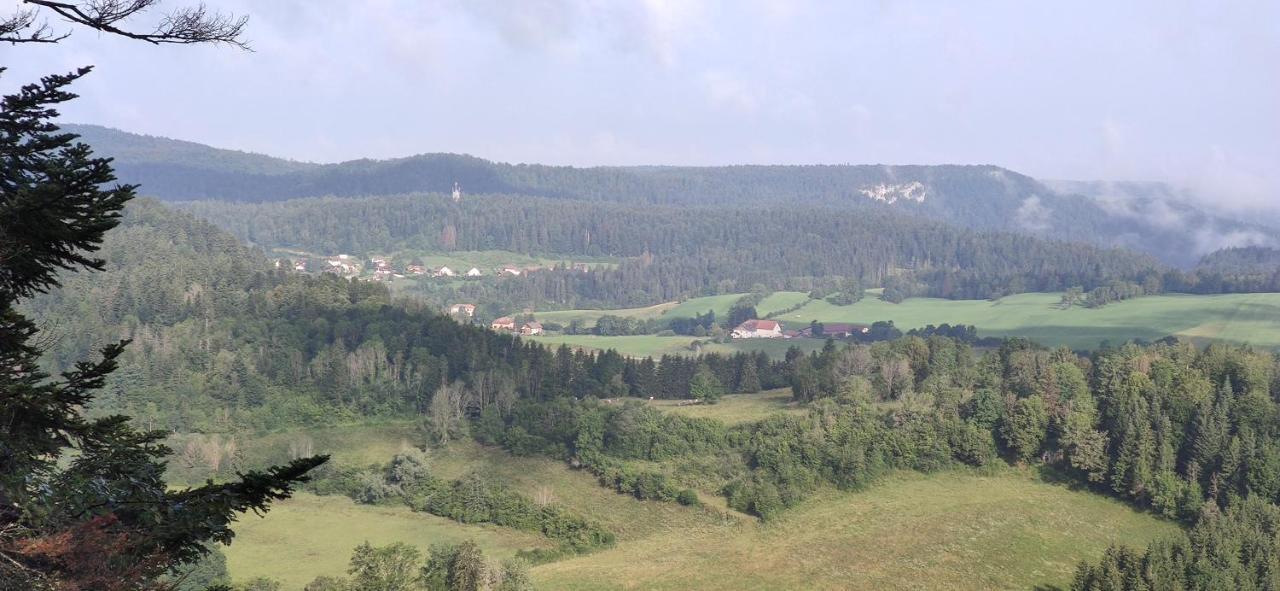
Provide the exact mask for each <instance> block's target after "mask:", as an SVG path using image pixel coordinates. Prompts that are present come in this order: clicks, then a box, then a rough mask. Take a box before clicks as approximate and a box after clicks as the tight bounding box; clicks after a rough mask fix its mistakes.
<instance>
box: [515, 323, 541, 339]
mask: <svg viewBox="0 0 1280 591" xmlns="http://www.w3.org/2000/svg"><path fill="white" fill-rule="evenodd" d="M520 334H522V335H524V336H526V337H528V336H533V335H539V334H542V323H541V322H537V321H534V322H526V323H524V326H521V327H520Z"/></svg>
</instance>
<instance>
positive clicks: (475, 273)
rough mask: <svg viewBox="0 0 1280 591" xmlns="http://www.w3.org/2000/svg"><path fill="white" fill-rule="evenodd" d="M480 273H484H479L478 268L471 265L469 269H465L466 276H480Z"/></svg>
mask: <svg viewBox="0 0 1280 591" xmlns="http://www.w3.org/2000/svg"><path fill="white" fill-rule="evenodd" d="M482 275H484V273H481V272H480V269H477V268H475V267H471V270H470V271H467V277H480V276H482Z"/></svg>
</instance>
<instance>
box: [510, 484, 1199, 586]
mask: <svg viewBox="0 0 1280 591" xmlns="http://www.w3.org/2000/svg"><path fill="white" fill-rule="evenodd" d="M1176 529H1177V527H1176V526H1175V525H1173V524H1170V523H1167V522H1163V521H1160V520H1157V519H1155V518H1153V517H1151V516H1149V515H1145V514H1142V513H1138V512H1135V511H1134V510H1132V509H1130V508H1128V507H1126V506H1125V505H1123V504H1122V503H1120V502H1118V501H1115V500H1112V499H1108V498H1106V497H1101V496H1097V495H1093V494H1090V493H1084V492H1076V491H1072V490H1070V489H1068V488H1066V487H1063V486H1057V485H1051V484H1046V483H1044V482H1042V481H1040V480H1038V479H1036V478H1034V477H1032V476H1030V475H1028V474H1024V473H1020V472H1017V471H1015V470H1012V469H1008V470H1001V471H1000V473H999V474H997V475H992V476H979V475H976V474H973V473H971V472H948V473H942V474H935V475H929V476H926V475H920V474H901V475H898V476H896V477H894V478H891V479H890V480H889V481H887V482H882V483H879V484H876V485H875V486H873V487H871V489H869V490H867V491H862V492H853V493H842V492H836V491H828V492H825V493H822V494H819V495H817V496H815V497H814V498H811V499H809V500H807V501H805V502H804V503H802V504H801V505H800V506H799V507H797V508H795V509H793V510H790V511H788V512H786V513H784V515H783V517H781V518H780V519H778V520H776V521H775V522H771V523H768V524H758V523H754V522H740V523H739V524H737V525H730V526H718V527H709V528H707V527H704V528H691V529H687V530H683V531H681V532H679V533H678V535H669V536H653V537H650V538H647V539H644V540H638V541H635V542H632V543H628V544H621V545H619V546H618V547H616V548H613V549H610V550H606V551H602V552H599V553H596V554H591V555H588V556H582V557H576V558H573V559H569V560H565V561H561V562H556V563H552V564H546V565H541V566H538V567H537V568H535V569H534V576H535V579H536V580H537V581H538V583H539V584H540V586H541V587H542V588H547V589H568V590H575V589H582V590H586V589H592V590H596V589H654V590H662V589H726V590H729V589H734V590H736V589H876V590H885V589H1029V588H1031V587H1032V586H1066V585H1067V584H1069V583H1070V580H1071V576H1072V573H1073V569H1074V566H1075V563H1076V561H1077V560H1080V559H1085V558H1087V559H1091V560H1093V559H1096V558H1097V557H1098V556H1100V555H1101V553H1102V551H1103V550H1104V549H1105V548H1106V547H1107V546H1108V545H1110V544H1112V543H1116V542H1124V543H1126V544H1130V545H1135V546H1141V545H1144V544H1145V543H1146V542H1147V541H1148V540H1150V539H1152V538H1155V537H1157V536H1164V535H1172V534H1173V533H1174V532H1175V531H1176ZM673 533H674V532H673Z"/></svg>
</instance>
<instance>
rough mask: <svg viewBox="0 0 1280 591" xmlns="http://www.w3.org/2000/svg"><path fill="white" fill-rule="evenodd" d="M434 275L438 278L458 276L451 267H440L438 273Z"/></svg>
mask: <svg viewBox="0 0 1280 591" xmlns="http://www.w3.org/2000/svg"><path fill="white" fill-rule="evenodd" d="M433 275H434V276H436V277H453V276H455V275H457V273H455V272H454V271H453V269H450V268H449V267H440V268H439V269H436V272H435V273H433Z"/></svg>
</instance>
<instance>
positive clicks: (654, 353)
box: [534, 335, 824, 359]
mask: <svg viewBox="0 0 1280 591" xmlns="http://www.w3.org/2000/svg"><path fill="white" fill-rule="evenodd" d="M534 340H536V341H538V342H540V343H543V344H545V345H549V346H553V347H557V346H560V345H569V346H570V347H574V348H584V349H597V350H605V349H616V350H617V351H618V352H619V353H622V354H623V355H627V356H631V357H659V356H662V355H668V354H670V355H696V354H698V353H726V354H732V353H737V352H739V351H764V352H765V353H767V354H768V355H769V356H770V357H773V358H774V359H781V358H782V357H783V356H785V355H786V353H787V349H788V348H790V347H799V348H800V349H801V350H802V351H805V352H809V351H817V350H819V349H821V348H822V345H823V344H824V342H823V341H822V340H820V339H787V340H783V339H746V340H741V341H732V342H728V343H713V342H705V343H704V344H703V345H702V346H701V347H699V348H698V349H696V350H695V349H692V348H690V344H691V343H693V342H694V341H706V339H699V338H696V337H686V336H665V337H664V336H657V335H634V336H622V337H600V336H595V335H546V336H540V337H534Z"/></svg>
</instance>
